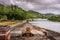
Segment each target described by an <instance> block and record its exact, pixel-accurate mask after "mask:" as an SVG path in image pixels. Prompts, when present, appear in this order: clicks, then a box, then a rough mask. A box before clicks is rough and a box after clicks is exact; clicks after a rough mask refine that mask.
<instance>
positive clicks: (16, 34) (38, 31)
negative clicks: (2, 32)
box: [11, 23, 60, 40]
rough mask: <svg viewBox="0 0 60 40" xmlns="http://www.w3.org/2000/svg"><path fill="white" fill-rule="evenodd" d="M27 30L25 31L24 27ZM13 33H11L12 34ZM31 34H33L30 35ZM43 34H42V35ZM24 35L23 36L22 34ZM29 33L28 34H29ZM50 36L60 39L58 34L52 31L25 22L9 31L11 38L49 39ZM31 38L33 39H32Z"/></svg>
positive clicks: (13, 39)
mask: <svg viewBox="0 0 60 40" xmlns="http://www.w3.org/2000/svg"><path fill="white" fill-rule="evenodd" d="M27 28H29V29H28V31H26V29H27ZM44 32H47V35H45V34H44ZM12 33H13V34H12ZM31 34H33V35H34V36H31ZM42 34H43V35H42ZM22 35H25V36H22ZM29 35H30V36H29ZM47 36H48V37H52V38H53V39H56V40H60V34H59V33H56V32H54V31H51V30H48V29H43V28H40V27H37V26H34V25H32V24H29V23H26V24H24V25H23V26H22V27H20V26H19V27H16V29H15V30H14V31H12V32H11V40H19V39H20V40H40V39H41V40H46V38H47V40H49V39H51V38H48V37H47ZM32 38H33V39H32Z"/></svg>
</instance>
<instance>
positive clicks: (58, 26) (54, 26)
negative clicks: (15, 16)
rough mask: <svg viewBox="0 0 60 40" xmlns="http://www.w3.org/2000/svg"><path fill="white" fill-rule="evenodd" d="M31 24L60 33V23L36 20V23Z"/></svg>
mask: <svg viewBox="0 0 60 40" xmlns="http://www.w3.org/2000/svg"><path fill="white" fill-rule="evenodd" d="M30 23H31V24H32V25H35V26H37V27H41V28H45V29H49V30H52V31H56V32H59V33H60V22H52V21H48V20H38V21H37V20H36V21H30Z"/></svg>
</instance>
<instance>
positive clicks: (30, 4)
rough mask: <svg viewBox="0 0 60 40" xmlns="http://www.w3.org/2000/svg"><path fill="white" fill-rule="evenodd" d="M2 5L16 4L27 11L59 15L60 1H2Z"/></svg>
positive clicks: (0, 1) (0, 0)
mask: <svg viewBox="0 0 60 40" xmlns="http://www.w3.org/2000/svg"><path fill="white" fill-rule="evenodd" d="M0 3H1V4H7V3H8V4H11V3H12V4H15V5H17V6H19V7H22V8H23V9H25V10H35V11H38V12H53V13H56V14H59V13H60V12H59V11H60V0H0Z"/></svg>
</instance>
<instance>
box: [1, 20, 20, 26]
mask: <svg viewBox="0 0 60 40" xmlns="http://www.w3.org/2000/svg"><path fill="white" fill-rule="evenodd" d="M20 22H21V21H0V25H15V24H17V23H20Z"/></svg>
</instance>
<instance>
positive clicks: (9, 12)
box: [0, 4, 60, 22]
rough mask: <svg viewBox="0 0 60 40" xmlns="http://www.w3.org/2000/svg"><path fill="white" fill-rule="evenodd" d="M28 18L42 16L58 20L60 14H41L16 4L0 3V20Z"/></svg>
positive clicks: (59, 19) (59, 20)
mask: <svg viewBox="0 0 60 40" xmlns="http://www.w3.org/2000/svg"><path fill="white" fill-rule="evenodd" d="M29 18H32V19H33V18H43V19H48V20H51V21H57V22H60V15H54V14H51V13H50V14H42V13H38V12H35V11H32V10H29V11H26V10H23V9H22V8H20V7H18V6H16V5H10V6H6V5H1V4H0V21H7V20H12V21H14V20H25V19H29Z"/></svg>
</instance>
